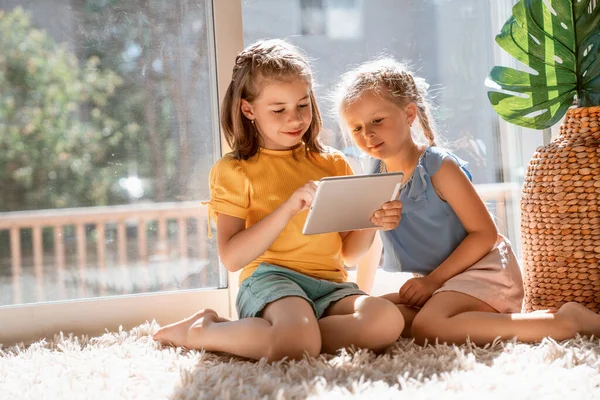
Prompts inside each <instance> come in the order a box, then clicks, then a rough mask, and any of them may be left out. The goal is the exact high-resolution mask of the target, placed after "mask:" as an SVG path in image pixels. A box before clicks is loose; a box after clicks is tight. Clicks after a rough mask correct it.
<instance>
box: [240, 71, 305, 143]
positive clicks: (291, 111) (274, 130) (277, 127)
mask: <svg viewBox="0 0 600 400" xmlns="http://www.w3.org/2000/svg"><path fill="white" fill-rule="evenodd" d="M261 86H262V87H261V91H260V95H259V96H258V97H257V98H256V99H255V100H254V101H253V102H252V103H250V102H248V101H246V100H242V112H243V113H244V115H245V116H246V117H247V118H249V119H250V120H254V125H255V126H256V129H257V130H258V133H259V135H260V139H261V143H260V145H261V147H263V148H265V149H270V150H289V149H292V148H294V147H295V146H297V145H298V144H299V143H300V142H301V141H302V137H303V136H304V134H305V133H306V131H307V130H308V129H309V128H310V123H311V122H312V107H311V104H310V91H311V87H310V85H309V84H308V83H307V82H305V81H304V80H302V79H294V80H291V81H277V80H266V81H264V82H261Z"/></svg>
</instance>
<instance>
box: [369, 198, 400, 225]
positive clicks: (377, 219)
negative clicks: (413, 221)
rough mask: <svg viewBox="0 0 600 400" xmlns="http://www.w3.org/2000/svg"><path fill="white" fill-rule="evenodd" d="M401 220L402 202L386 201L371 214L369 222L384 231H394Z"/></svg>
mask: <svg viewBox="0 0 600 400" xmlns="http://www.w3.org/2000/svg"><path fill="white" fill-rule="evenodd" d="M401 218H402V202H401V201H400V200H394V201H388V202H386V203H384V204H383V205H382V206H381V208H380V209H379V210H377V211H375V212H374V213H373V216H372V217H371V222H372V223H374V224H375V225H377V226H379V227H380V228H381V229H383V230H385V231H389V230H391V229H395V228H396V227H397V226H398V224H399V223H400V219H401Z"/></svg>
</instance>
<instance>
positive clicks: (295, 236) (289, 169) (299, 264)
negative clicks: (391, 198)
mask: <svg viewBox="0 0 600 400" xmlns="http://www.w3.org/2000/svg"><path fill="white" fill-rule="evenodd" d="M313 154H314V157H312V155H311V156H307V155H306V154H305V150H304V145H300V146H298V147H297V148H295V149H293V150H281V151H280V150H267V149H260V150H259V152H258V153H257V154H255V155H254V156H253V157H251V158H249V159H248V160H238V159H236V158H234V156H233V154H232V153H229V154H226V155H225V156H223V158H221V159H220V160H219V161H217V162H216V164H215V165H214V166H213V167H212V169H211V171H210V194H211V199H210V202H209V212H210V214H211V216H212V217H213V219H214V220H215V221H216V219H217V218H218V214H219V213H223V214H227V215H231V216H234V217H237V218H241V219H243V220H245V221H246V228H249V227H251V226H252V225H254V224H256V223H257V222H258V221H260V220H261V219H263V218H265V217H266V216H267V215H269V214H270V213H271V212H273V210H275V209H276V208H277V207H278V206H279V205H281V204H282V203H283V202H285V201H286V200H287V199H288V198H289V197H290V196H291V195H292V193H294V192H295V191H296V190H297V189H298V188H299V187H301V186H302V185H304V184H305V183H306V182H308V181H309V180H313V181H318V180H320V179H321V178H323V177H327V176H340V175H352V174H353V171H352V168H351V167H350V165H349V164H348V162H347V161H346V158H345V157H344V155H343V154H342V153H341V152H339V151H337V150H334V149H330V148H327V149H326V151H325V152H324V153H322V154H318V153H313ZM307 215H308V210H304V211H301V212H300V213H298V214H296V215H295V216H294V217H293V218H292V219H291V220H290V222H289V223H288V224H287V225H286V227H285V228H284V229H283V231H282V232H281V233H280V234H279V236H278V237H277V239H276V240H275V241H274V242H273V244H272V245H271V246H270V247H269V249H268V250H267V251H266V252H264V253H263V254H262V255H261V256H259V257H258V258H257V259H256V260H254V261H253V262H251V263H250V264H248V265H246V266H245V267H244V268H243V269H242V272H241V275H240V282H241V281H243V280H244V279H246V278H248V277H249V276H250V275H251V274H252V272H253V271H254V270H255V269H256V268H257V267H258V265H259V264H260V263H262V262H266V263H270V264H275V265H279V266H281V267H286V268H289V269H291V270H294V271H297V272H300V273H303V274H305V275H308V276H311V277H314V278H318V279H326V280H329V281H333V282H344V281H345V280H346V278H347V276H348V274H347V272H346V270H345V269H344V263H343V260H342V256H341V250H342V239H341V236H340V234H339V233H337V232H334V233H325V234H319V235H304V234H302V227H303V226H304V221H305V219H306V216H307Z"/></svg>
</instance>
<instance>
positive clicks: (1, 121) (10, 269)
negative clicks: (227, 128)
mask: <svg viewBox="0 0 600 400" xmlns="http://www.w3.org/2000/svg"><path fill="white" fill-rule="evenodd" d="M239 9H240V4H239V3H238V2H237V1H231V0H227V1H221V2H216V3H215V2H213V1H211V0H181V1H177V2H167V1H162V0H153V1H147V0H128V1H104V0H0V166H1V168H0V187H2V191H0V320H2V321H3V327H2V329H0V343H4V344H7V343H11V341H16V340H30V339H35V338H36V337H39V336H40V335H44V334H48V333H53V332H56V331H58V330H65V331H74V332H79V333H95V332H98V331H102V330H104V329H105V328H109V329H114V328H116V327H118V326H119V325H123V326H126V327H128V326H133V325H135V324H139V323H141V322H143V321H145V320H151V319H154V318H155V319H157V320H158V321H159V322H160V323H168V322H172V321H173V320H176V319H178V318H181V317H183V316H184V315H189V313H191V312H193V311H197V310H198V309H199V308H201V307H211V308H215V309H217V310H218V311H219V312H220V313H222V314H225V315H227V314H228V313H229V304H230V301H229V292H228V290H227V281H228V279H227V274H226V273H225V270H224V269H223V268H222V267H221V266H220V264H219V261H218V255H217V252H216V242H215V239H214V238H210V237H209V236H210V235H209V233H210V230H209V223H208V221H207V219H208V218H207V209H206V206H205V205H203V204H202V202H203V201H205V200H207V199H208V197H209V190H208V173H209V170H210V168H211V166H212V165H213V163H214V162H215V160H216V159H218V157H220V155H221V140H220V135H219V124H218V102H219V99H218V93H221V92H222V90H217V88H218V86H219V85H223V82H221V81H218V79H217V78H218V77H219V75H220V74H218V73H217V62H219V63H221V64H222V65H223V66H222V68H224V69H227V70H230V68H231V63H232V62H233V58H234V57H235V54H236V53H237V51H239V49H240V48H241V46H242V43H241V34H240V35H239V36H236V35H235V29H229V31H230V32H232V33H230V34H229V35H221V38H222V39H221V40H220V41H219V44H218V45H217V41H216V40H215V36H216V32H218V31H219V29H221V30H223V29H224V28H223V26H224V24H223V23H221V25H220V27H219V26H218V24H217V19H218V18H220V19H221V21H223V20H225V21H226V22H227V23H230V22H231V21H232V20H233V21H235V14H236V12H237V13H238V14H239ZM217 16H219V17H218V18H217ZM236 24H237V25H240V24H239V22H237V23H236ZM219 68H221V67H219ZM72 300H78V301H72Z"/></svg>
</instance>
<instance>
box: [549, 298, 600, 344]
mask: <svg viewBox="0 0 600 400" xmlns="http://www.w3.org/2000/svg"><path fill="white" fill-rule="evenodd" d="M556 314H557V315H563V316H565V317H566V318H568V319H570V320H571V321H572V322H573V323H574V326H575V330H576V331H577V332H578V333H580V334H582V335H594V336H596V337H600V315H599V314H596V313H595V312H593V311H592V310H590V309H588V308H587V307H585V306H584V305H583V304H579V303H575V302H570V303H566V304H564V305H563V306H562V307H561V308H560V309H559V310H558V312H557V313H556Z"/></svg>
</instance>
